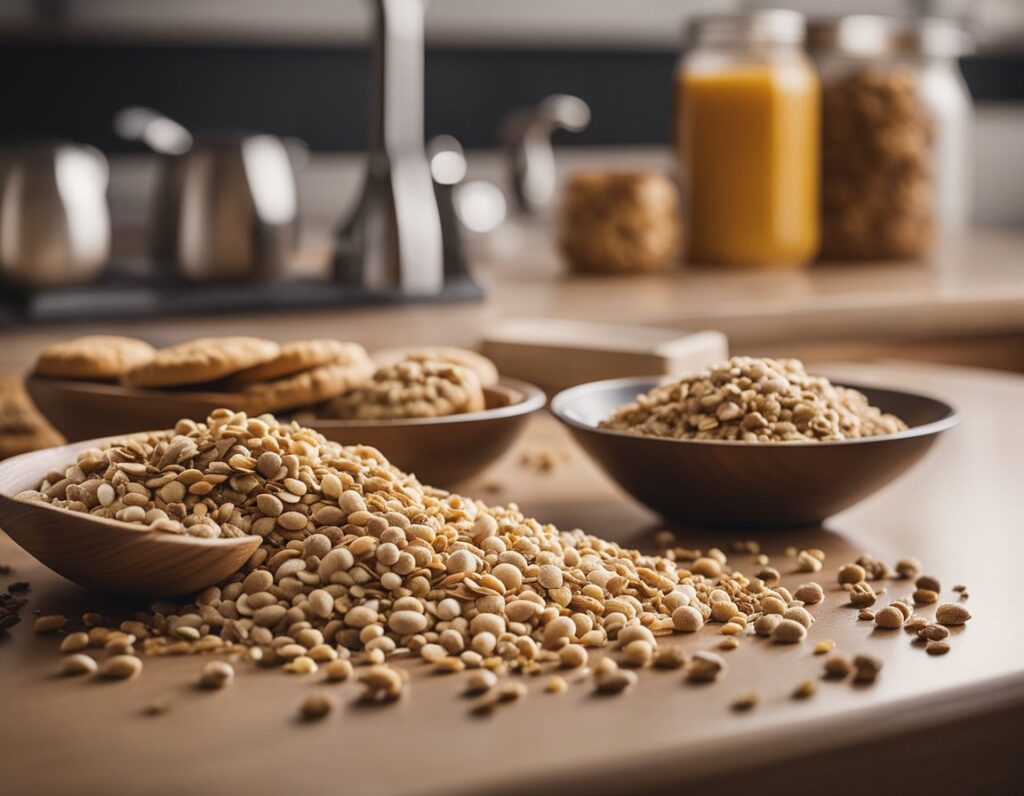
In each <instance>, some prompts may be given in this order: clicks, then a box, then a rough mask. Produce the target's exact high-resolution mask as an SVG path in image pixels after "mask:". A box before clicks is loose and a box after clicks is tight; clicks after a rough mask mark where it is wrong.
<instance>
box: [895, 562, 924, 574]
mask: <svg viewBox="0 0 1024 796" xmlns="http://www.w3.org/2000/svg"><path fill="white" fill-rule="evenodd" d="M896 572H897V573H898V574H899V576H900V577H901V578H916V577H917V576H918V575H920V574H921V562H920V561H918V560H917V559H916V558H901V559H900V560H899V561H897V562H896Z"/></svg>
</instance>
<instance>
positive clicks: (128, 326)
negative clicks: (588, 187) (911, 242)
mask: <svg viewBox="0 0 1024 796" xmlns="http://www.w3.org/2000/svg"><path fill="white" fill-rule="evenodd" d="M319 240H320V243H319V244H316V243H314V245H312V246H311V248H309V249H308V250H306V252H305V253H304V256H303V263H302V266H303V269H304V270H305V271H307V272H308V271H316V270H317V269H318V268H320V267H322V264H323V262H324V261H325V257H326V255H325V249H324V247H323V239H322V237H321V238H320V239H319ZM1022 252H1024V234H1021V233H1017V232H1009V231H997V230H980V231H978V232H976V233H975V234H974V235H972V236H971V238H970V239H969V240H968V241H966V242H964V243H963V244H962V245H961V246H959V247H953V246H950V247H947V248H944V249H943V251H942V252H941V254H940V255H939V256H938V257H937V259H936V260H935V262H933V263H930V264H912V263H904V264H899V263H878V264H864V263H862V264H845V265H829V266H816V267H814V268H811V269H809V270H806V271H757V272H729V271H725V270H721V269H710V268H686V269H681V270H678V271H674V272H671V273H668V274H657V275H645V276H626V277H578V276H568V275H566V274H565V273H564V270H563V268H562V266H561V264H560V263H559V260H558V257H557V255H556V253H555V251H554V250H553V247H552V246H551V244H550V242H549V237H548V235H547V234H546V232H545V230H544V228H543V227H542V226H540V225H537V224H534V225H518V224H513V225H506V227H505V228H502V229H501V230H499V232H498V233H496V234H495V235H494V236H492V237H491V238H489V239H487V240H486V242H481V241H477V242H476V245H475V247H474V255H475V257H474V261H475V262H476V263H477V264H478V265H477V268H476V273H477V275H478V277H479V280H480V281H481V282H482V283H483V285H484V286H485V288H486V289H487V292H488V298H487V299H486V300H485V301H483V302H471V303H455V304H443V305H436V304H434V305H431V304H412V305H403V306H398V307H388V308H380V307H377V308H350V307H344V308H338V309H333V310H332V309H318V310H308V311H303V312H280V313H266V314H262V315H260V317H258V318H255V317H253V316H252V315H251V314H225V315H220V316H211V315H201V316H189V317H179V318H154V319H143V320H133V321H121V322H116V323H111V322H108V323H101V322H94V323H87V324H77V325H67V326H48V327H28V328H22V329H15V330H9V331H4V332H3V333H2V339H3V341H4V345H3V346H2V347H0V371H4V370H8V371H10V370H21V369H24V368H25V367H27V365H28V364H29V363H30V362H31V361H32V359H33V358H34V356H35V353H36V352H37V351H38V350H39V348H40V347H41V346H43V345H45V344H46V343H47V342H51V341H55V340H59V339H64V338H66V337H68V336H70V335H77V334H87V333H96V332H105V333H118V332H121V333H125V334H133V335H139V336H142V337H146V338H147V339H149V340H151V341H152V342H154V343H157V344H166V343H171V342H178V341H181V340H184V339H188V338H191V337H196V336H199V335H205V334H260V335H264V336H268V337H272V338H275V339H279V340H287V339H293V338H298V337H308V336H311V335H314V334H315V335H316V336H337V337H342V338H348V339H355V340H358V341H361V342H364V343H366V344H367V345H368V346H371V347H381V346H389V345H399V344H403V343H408V341H409V340H419V341H423V342H436V343H449V344H460V345H470V346H472V345H476V344H477V343H478V342H479V340H480V337H481V336H482V334H483V332H484V331H485V330H486V329H487V328H488V326H489V325H490V324H492V323H493V322H494V321H495V319H498V318H503V317H518V316H526V317H557V318H572V319H581V320H603V321H615V322H618V323H632V324H645V325H653V326H663V327H667V328H678V329H701V328H714V329H718V330H721V331H723V332H725V333H726V334H727V335H728V336H729V338H730V341H731V342H732V344H733V346H734V347H735V348H736V349H737V350H741V351H744V352H756V353H788V354H790V355H797V356H809V355H813V354H814V353H815V352H816V351H818V350H820V347H821V346H823V345H826V346H827V345H833V344H849V343H851V342H855V343H858V344H865V343H871V342H872V341H876V342H883V343H902V344H914V343H916V342H920V341H935V340H940V341H942V340H949V339H952V338H960V337H974V336H978V337H985V336H1010V337H1011V338H1012V339H1013V340H1014V341H1015V343H1019V344H1020V347H1021V348H1024V257H1022V256H1021V253H1022ZM835 350H836V349H834V348H833V349H832V352H831V353H830V355H831V356H835V353H834V351H835ZM826 355H829V354H826ZM842 355H845V356H850V355H848V354H845V352H842ZM906 355H907V356H910V354H906ZM810 358H812V359H813V356H810ZM1019 358H1020V362H1021V363H1024V351H1022V352H1020V353H1019ZM975 361H977V360H976V359H975Z"/></svg>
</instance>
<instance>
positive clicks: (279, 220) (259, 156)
mask: <svg viewBox="0 0 1024 796" xmlns="http://www.w3.org/2000/svg"><path fill="white" fill-rule="evenodd" d="M115 126H116V127H117V129H118V132H119V133H120V134H121V135H122V136H123V137H125V138H134V139H138V140H142V141H144V142H145V143H146V144H147V145H149V147H150V148H151V149H153V150H154V151H156V152H158V153H159V155H160V175H159V178H158V184H157V189H156V197H155V200H154V211H153V217H152V226H151V229H150V253H151V255H152V257H153V259H154V261H155V262H157V263H158V264H160V265H161V266H164V267H167V268H172V269H176V270H177V272H178V273H179V275H181V276H182V277H184V278H185V279H188V280H190V281H197V282H202V281H232V280H236V281H237V280H248V279H265V278H270V277H273V276H276V275H278V274H280V273H281V272H283V271H284V270H285V269H286V268H287V266H288V263H289V260H290V259H291V256H292V254H293V253H294V250H295V247H296V244H297V238H298V188H297V185H296V179H295V170H294V169H293V167H292V161H291V157H290V155H289V150H288V146H287V145H286V144H285V142H284V141H282V140H281V139H280V138H278V137H276V136H273V135H243V136H224V137H219V138H215V137H211V138H206V139H201V140H198V141H196V140H193V138H192V136H191V135H190V134H189V133H188V131H186V130H185V129H184V128H183V127H181V125H178V124H177V123H175V122H173V121H171V120H170V119H167V118H166V117H163V116H161V115H160V114H157V113H156V112H154V111H150V110H148V109H144V108H130V109H126V110H125V111H122V112H121V113H120V114H119V115H118V118H117V120H116V122H115Z"/></svg>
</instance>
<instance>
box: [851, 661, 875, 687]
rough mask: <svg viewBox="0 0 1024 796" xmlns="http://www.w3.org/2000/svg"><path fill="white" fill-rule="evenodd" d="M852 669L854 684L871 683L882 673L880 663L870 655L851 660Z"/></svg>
mask: <svg viewBox="0 0 1024 796" xmlns="http://www.w3.org/2000/svg"><path fill="white" fill-rule="evenodd" d="M853 669H854V675H853V681H854V682H855V683H873V682H874V681H875V680H876V679H877V677H878V673H879V672H880V671H882V661H881V660H880V659H878V658H876V657H874V656H872V655H858V656H857V657H856V658H854V659H853Z"/></svg>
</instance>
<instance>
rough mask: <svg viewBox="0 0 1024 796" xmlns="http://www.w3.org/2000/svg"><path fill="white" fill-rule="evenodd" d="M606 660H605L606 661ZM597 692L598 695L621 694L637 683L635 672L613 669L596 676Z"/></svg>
mask: <svg viewBox="0 0 1024 796" xmlns="http://www.w3.org/2000/svg"><path fill="white" fill-rule="evenodd" d="M606 660H607V659H606ZM596 680H597V691H598V693H600V694H621V693H622V692H623V691H625V690H627V689H629V688H632V687H633V686H634V685H636V683H637V680H638V678H637V676H636V672H633V671H630V670H629V669H613V670H612V671H610V672H602V673H599V674H598V675H597V678H596Z"/></svg>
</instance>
